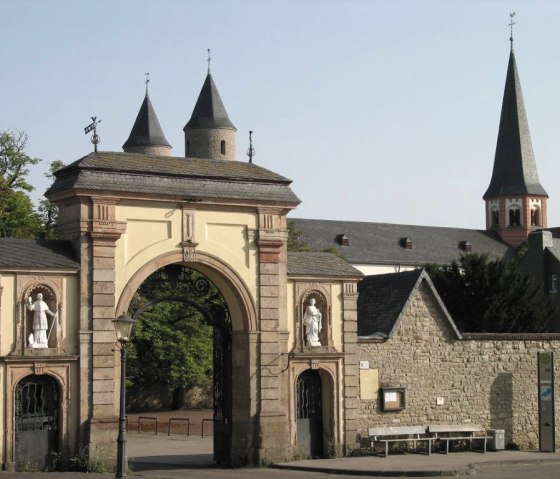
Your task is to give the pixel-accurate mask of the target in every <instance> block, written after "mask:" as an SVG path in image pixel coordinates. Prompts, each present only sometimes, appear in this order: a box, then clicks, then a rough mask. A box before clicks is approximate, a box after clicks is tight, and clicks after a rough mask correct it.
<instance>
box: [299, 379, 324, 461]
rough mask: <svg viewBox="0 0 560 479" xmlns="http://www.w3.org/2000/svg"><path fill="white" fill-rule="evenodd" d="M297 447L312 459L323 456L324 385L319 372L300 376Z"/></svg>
mask: <svg viewBox="0 0 560 479" xmlns="http://www.w3.org/2000/svg"><path fill="white" fill-rule="evenodd" d="M296 398H297V400H296V421H297V447H298V450H300V451H301V452H302V453H305V454H309V455H310V456H311V457H312V458H316V457H322V456H323V384H322V380H321V375H320V374H319V371H317V370H315V369H308V370H307V371H304V372H303V373H301V374H300V376H299V377H298V380H297V387H296Z"/></svg>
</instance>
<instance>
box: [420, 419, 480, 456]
mask: <svg viewBox="0 0 560 479" xmlns="http://www.w3.org/2000/svg"><path fill="white" fill-rule="evenodd" d="M428 432H429V433H430V435H431V436H432V437H433V438H434V439H436V440H437V441H444V442H445V454H449V443H450V442H452V441H469V449H472V443H473V441H477V440H478V441H482V443H483V449H482V450H483V452H486V441H487V440H488V439H490V437H489V436H487V435H486V429H484V428H483V427H482V426H479V425H478V424H430V425H429V426H428Z"/></svg>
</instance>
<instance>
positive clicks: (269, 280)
mask: <svg viewBox="0 0 560 479" xmlns="http://www.w3.org/2000/svg"><path fill="white" fill-rule="evenodd" d="M259 281H260V285H261V286H277V285H279V284H280V282H279V281H280V277H279V276H278V275H277V274H262V275H261V276H260V280H259Z"/></svg>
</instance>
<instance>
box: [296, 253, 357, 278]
mask: <svg viewBox="0 0 560 479" xmlns="http://www.w3.org/2000/svg"><path fill="white" fill-rule="evenodd" d="M288 275H289V276H328V277H330V278H332V277H335V278H336V277H348V276H355V277H361V276H363V275H362V273H361V272H360V271H358V270H357V269H356V268H354V267H353V266H352V265H350V264H348V263H347V262H346V261H344V259H342V258H339V257H338V256H336V255H334V254H332V253H307V252H305V253H299V252H288Z"/></svg>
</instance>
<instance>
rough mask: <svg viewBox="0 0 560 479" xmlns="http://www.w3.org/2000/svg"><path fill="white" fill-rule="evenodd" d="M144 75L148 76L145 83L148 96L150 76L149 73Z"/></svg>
mask: <svg viewBox="0 0 560 479" xmlns="http://www.w3.org/2000/svg"><path fill="white" fill-rule="evenodd" d="M144 75H146V81H145V82H144V83H145V84H146V95H147V94H148V83H150V74H149V73H144Z"/></svg>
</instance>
